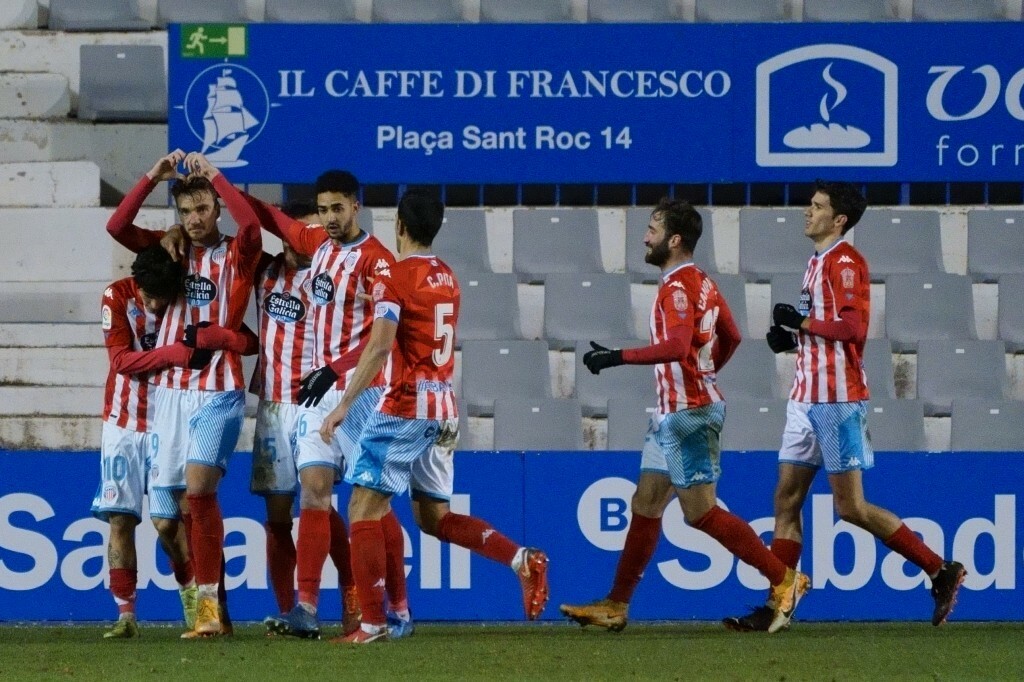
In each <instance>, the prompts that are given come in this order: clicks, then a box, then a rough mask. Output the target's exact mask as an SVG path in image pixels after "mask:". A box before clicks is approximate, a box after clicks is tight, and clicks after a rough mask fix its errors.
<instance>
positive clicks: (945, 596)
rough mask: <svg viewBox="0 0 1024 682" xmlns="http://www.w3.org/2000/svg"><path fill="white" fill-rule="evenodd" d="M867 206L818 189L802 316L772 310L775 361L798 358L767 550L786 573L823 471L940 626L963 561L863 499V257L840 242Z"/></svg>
mask: <svg viewBox="0 0 1024 682" xmlns="http://www.w3.org/2000/svg"><path fill="white" fill-rule="evenodd" d="M866 207H867V202H866V201H865V199H864V197H863V195H861V193H860V191H859V190H858V189H857V188H856V186H855V185H853V184H851V183H848V182H821V181H819V182H818V183H817V186H816V187H815V192H814V196H812V197H811V203H810V206H808V207H807V209H806V210H805V211H804V216H805V222H804V234H805V235H806V236H807V237H808V238H809V239H810V240H811V241H812V242H814V255H813V256H811V259H810V262H808V264H807V272H806V273H805V274H804V280H803V288H802V290H801V292H800V305H799V309H797V308H796V307H794V306H792V305H790V304H788V303H779V304H776V306H775V308H774V309H773V311H772V321H773V323H774V324H773V325H772V327H771V329H770V330H769V331H768V334H767V340H768V345H769V346H770V347H771V349H772V350H773V351H774V352H776V353H782V352H785V351H788V350H793V349H794V348H795V349H796V351H797V355H796V376H795V377H794V380H793V389H792V391H791V392H790V394H789V404H788V406H787V408H786V429H785V431H784V432H783V434H782V447H781V449H780V450H779V480H778V483H777V485H776V488H775V533H774V535H773V537H772V544H771V550H772V552H773V553H774V554H775V555H776V556H778V557H779V558H780V559H781V560H782V561H783V562H785V563H786V565H787V566H790V567H795V566H796V565H797V563H798V562H799V561H800V553H801V551H802V549H803V524H802V522H801V518H800V510H801V508H802V507H803V504H804V500H805V499H806V498H807V491H808V490H809V489H810V487H811V482H812V481H813V480H814V476H815V475H816V474H817V473H818V470H819V469H821V468H822V467H824V468H825V473H826V474H828V480H829V485H830V486H831V488H832V495H833V504H834V505H835V508H836V512H837V513H838V514H839V517H840V518H841V519H843V520H844V521H847V522H849V523H852V524H854V525H855V526H857V527H859V528H863V529H864V530H866V531H868V532H869V533H871V534H872V535H874V536H875V537H877V538H878V539H880V540H881V541H882V542H883V543H884V544H885V546H886V547H888V548H889V549H891V550H893V551H895V552H897V553H899V554H900V555H902V556H904V557H905V558H906V559H907V560H908V561H910V562H911V563H913V564H914V565H916V566H918V567H920V568H921V569H922V570H923V571H924V572H925V573H927V574H928V577H929V578H931V582H932V588H931V592H932V597H933V598H934V600H935V609H934V611H933V612H932V625H941V624H942V623H944V622H945V621H946V618H947V617H948V616H949V613H950V611H952V609H953V605H954V604H955V603H956V595H957V591H958V590H959V589H960V584H961V583H962V582H963V580H964V577H965V576H966V575H967V571H966V570H964V567H963V565H962V564H961V563H960V562H957V561H943V559H942V557H940V556H938V555H937V554H935V552H933V551H932V550H931V549H929V548H928V546H927V545H925V544H924V542H922V540H921V539H920V538H919V537H918V536H917V535H915V534H914V532H913V531H912V530H910V529H909V528H908V527H907V526H906V524H904V523H903V521H902V520H901V519H900V518H899V517H897V516H896V515H895V514H893V513H892V512H890V511H888V510H886V509H882V508H881V507H878V506H875V505H873V504H871V503H869V502H868V501H867V500H866V499H864V483H863V472H864V470H866V469H870V468H871V467H872V466H874V452H873V450H872V449H871V441H870V439H869V437H868V431H867V400H868V387H867V379H866V377H865V374H864V367H863V363H862V362H861V358H862V356H863V352H864V341H865V339H867V335H868V318H869V314H870V307H871V288H870V284H871V280H870V278H869V276H868V264H867V261H866V260H864V256H862V255H861V254H860V252H859V251H857V249H855V248H854V247H853V246H852V245H851V244H850V243H849V242H848V241H846V240H845V239H843V235H845V234H846V233H847V232H848V231H849V230H850V228H852V227H853V226H854V225H856V224H857V222H858V221H859V220H860V218H861V216H862V215H864V210H865V208H866ZM794 332H795V334H794ZM771 608H772V603H771V600H769V602H768V604H767V605H765V606H762V607H760V608H756V609H754V610H753V612H752V613H750V614H748V615H746V616H741V617H731V618H726V619H725V620H724V621H723V623H724V624H725V626H726V627H729V628H731V629H734V630H743V631H747V630H764V629H765V627H766V626H765V623H766V622H767V620H768V615H767V614H768V611H769V610H770V609H771Z"/></svg>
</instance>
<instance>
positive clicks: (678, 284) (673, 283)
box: [668, 282, 683, 289]
mask: <svg viewBox="0 0 1024 682" xmlns="http://www.w3.org/2000/svg"><path fill="white" fill-rule="evenodd" d="M668 285H669V286H670V287H676V288H677V289H682V288H683V283H682V282H669V283H668Z"/></svg>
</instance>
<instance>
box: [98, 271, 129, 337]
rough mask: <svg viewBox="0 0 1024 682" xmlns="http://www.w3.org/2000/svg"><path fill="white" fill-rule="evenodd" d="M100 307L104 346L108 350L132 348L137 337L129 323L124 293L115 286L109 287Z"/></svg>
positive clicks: (104, 293)
mask: <svg viewBox="0 0 1024 682" xmlns="http://www.w3.org/2000/svg"><path fill="white" fill-rule="evenodd" d="M100 306H101V307H100V324H101V326H102V327H103V344H104V345H105V346H106V347H107V348H121V347H124V348H131V346H132V340H133V339H134V338H135V336H134V334H133V333H132V329H131V325H129V323H128V315H127V312H126V310H127V302H126V300H125V297H124V295H123V293H122V292H120V291H118V290H117V289H115V287H113V286H109V287H107V288H106V290H105V291H104V292H103V300H102V302H101V303H100Z"/></svg>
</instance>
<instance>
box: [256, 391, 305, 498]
mask: <svg viewBox="0 0 1024 682" xmlns="http://www.w3.org/2000/svg"><path fill="white" fill-rule="evenodd" d="M300 410H301V408H300V407H299V406H298V405H295V404H293V403H275V402H273V401H271V400H261V401H260V406H259V408H258V409H257V411H256V432H255V434H254V438H253V444H252V476H251V478H250V480H249V492H251V493H253V494H254V495H295V494H296V492H298V488H299V477H298V469H296V464H295V453H296V452H297V450H298V444H297V438H298V435H299V432H300V430H302V429H304V428H305V426H306V425H305V423H302V424H300V423H299V411H300Z"/></svg>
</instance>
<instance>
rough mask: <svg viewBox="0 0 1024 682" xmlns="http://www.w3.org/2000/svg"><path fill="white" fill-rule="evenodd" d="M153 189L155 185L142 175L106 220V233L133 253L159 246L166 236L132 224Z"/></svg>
mask: <svg viewBox="0 0 1024 682" xmlns="http://www.w3.org/2000/svg"><path fill="white" fill-rule="evenodd" d="M154 187H156V183H155V182H153V181H152V180H151V179H150V178H149V176H148V175H143V176H142V178H140V179H139V181H138V182H137V183H135V187H133V188H132V189H131V190H130V191H129V192H128V194H126V195H125V197H124V199H122V200H121V203H120V204H118V206H117V208H116V209H114V213H113V214H112V215H111V216H110V219H109V220H107V233H108V234H109V235H110V236H111V237H113V238H114V239H115V241H117V243H118V244H120V245H121V246H123V247H125V248H126V249H128V250H129V251H132V252H134V253H138V252H139V251H142V250H143V249H146V248H148V247H150V246H155V245H156V244H159V243H160V239H161V238H163V236H164V234H166V233H165V232H163V231H161V230H146V229H144V228H141V227H139V226H138V225H135V224H134V223H133V222H132V221H133V220H135V216H137V215H138V214H139V209H140V208H142V202H144V201H145V200H146V197H148V196H149V194H150V192H152V191H153V188H154Z"/></svg>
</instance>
